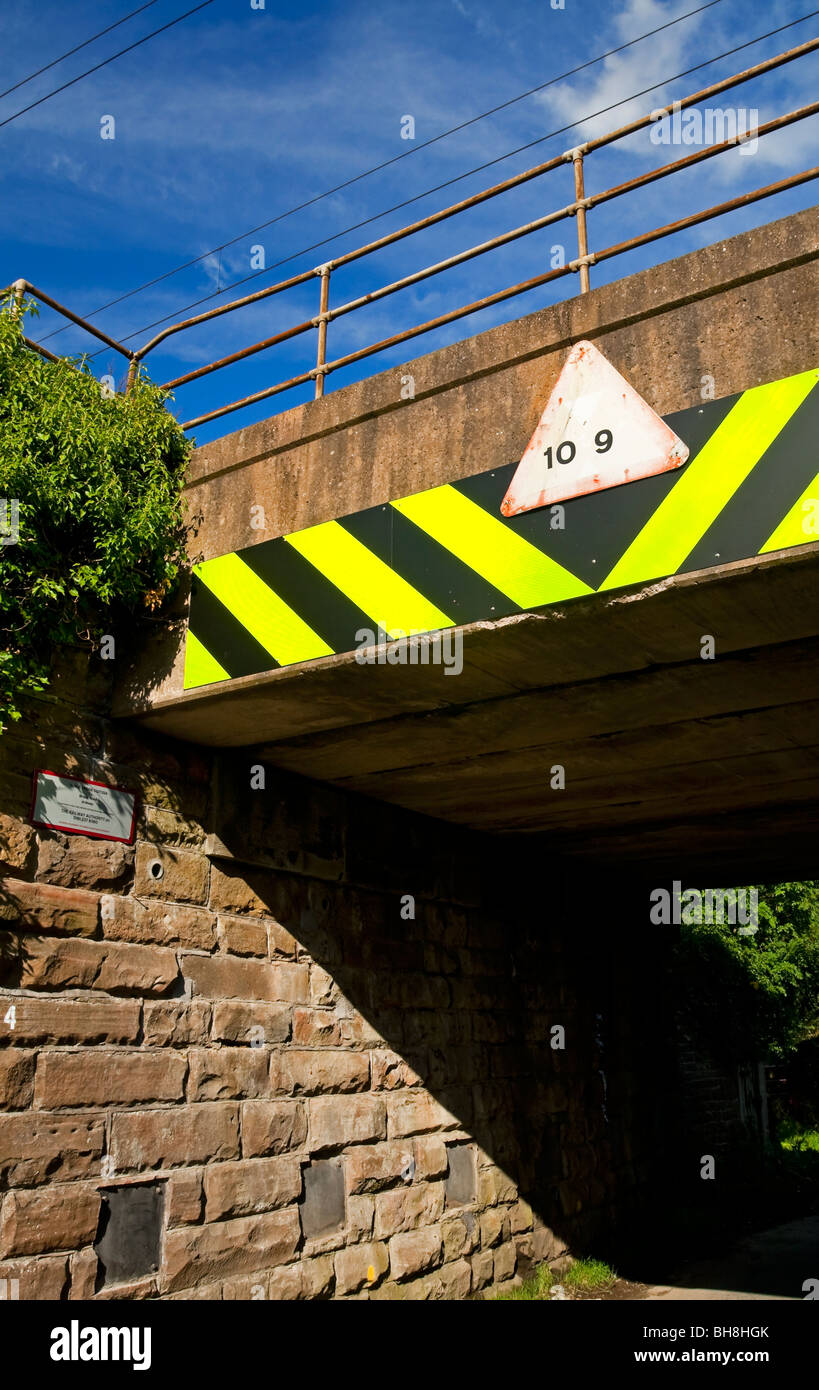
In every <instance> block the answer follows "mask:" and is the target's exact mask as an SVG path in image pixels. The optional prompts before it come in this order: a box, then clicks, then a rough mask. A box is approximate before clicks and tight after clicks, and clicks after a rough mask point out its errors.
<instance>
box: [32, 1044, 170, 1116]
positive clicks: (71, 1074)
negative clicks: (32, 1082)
mask: <svg viewBox="0 0 819 1390" xmlns="http://www.w3.org/2000/svg"><path fill="white" fill-rule="evenodd" d="M187 1070H188V1068H187V1064H186V1062H185V1060H184V1058H183V1057H177V1056H175V1055H174V1054H173V1053H168V1054H162V1053H150V1052H139V1051H138V1050H136V1049H132V1050H131V1051H129V1052H106V1053H99V1052H43V1053H42V1054H41V1055H40V1060H39V1062H38V1065H37V1085H36V1091H35V1096H36V1102H37V1104H38V1105H39V1106H40V1107H41V1108H42V1109H44V1110H58V1109H60V1108H61V1107H62V1106H80V1105H135V1104H137V1103H140V1102H143V1101H148V1100H182V1099H183V1097H184V1094H185V1076H186V1074H187Z"/></svg>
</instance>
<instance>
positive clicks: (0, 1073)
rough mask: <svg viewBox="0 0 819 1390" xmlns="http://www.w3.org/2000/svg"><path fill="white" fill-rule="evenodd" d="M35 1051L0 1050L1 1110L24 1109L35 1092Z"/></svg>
mask: <svg viewBox="0 0 819 1390" xmlns="http://www.w3.org/2000/svg"><path fill="white" fill-rule="evenodd" d="M34 1059H35V1053H33V1052H21V1051H19V1050H18V1049H17V1048H14V1049H8V1050H6V1049H4V1050H3V1051H2V1052H0V1110H24V1109H25V1108H26V1107H27V1106H29V1105H30V1104H31V1098H32V1095H33V1094H34Z"/></svg>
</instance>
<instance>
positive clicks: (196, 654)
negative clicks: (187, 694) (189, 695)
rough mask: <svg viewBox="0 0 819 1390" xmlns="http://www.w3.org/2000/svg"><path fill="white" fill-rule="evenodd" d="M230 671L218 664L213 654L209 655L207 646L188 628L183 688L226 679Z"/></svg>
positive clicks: (186, 688)
mask: <svg viewBox="0 0 819 1390" xmlns="http://www.w3.org/2000/svg"><path fill="white" fill-rule="evenodd" d="M228 680H230V673H229V672H228V671H226V670H225V668H224V666H220V665H219V662H218V661H217V660H216V657H215V656H211V654H210V652H209V651H208V649H207V647H203V645H202V643H201V642H200V641H199V638H198V637H197V636H196V633H195V632H191V630H190V628H188V640H187V641H186V643H185V677H184V680H183V682H182V688H183V689H184V690H190V689H191V688H192V687H193V686H195V685H210V684H211V682H212V681H228Z"/></svg>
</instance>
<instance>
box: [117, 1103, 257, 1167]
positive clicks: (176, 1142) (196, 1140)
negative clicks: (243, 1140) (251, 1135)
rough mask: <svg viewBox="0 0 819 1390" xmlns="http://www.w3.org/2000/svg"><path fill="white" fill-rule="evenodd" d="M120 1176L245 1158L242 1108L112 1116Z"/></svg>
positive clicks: (224, 1106) (196, 1107)
mask: <svg viewBox="0 0 819 1390" xmlns="http://www.w3.org/2000/svg"><path fill="white" fill-rule="evenodd" d="M111 1155H112V1157H113V1160H114V1164H115V1166H116V1170H117V1172H118V1173H124V1172H129V1171H131V1170H140V1169H143V1168H174V1167H178V1166H181V1165H187V1164H194V1163H207V1162H209V1161H210V1160H212V1159H221V1158H238V1157H239V1117H238V1107H237V1106H236V1105H231V1104H230V1103H229V1102H218V1103H215V1104H206V1105H186V1106H184V1107H180V1108H179V1109H166V1110H145V1111H141V1112H139V1113H137V1114H121V1115H116V1114H115V1115H112V1117H111Z"/></svg>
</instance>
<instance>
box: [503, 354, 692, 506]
mask: <svg viewBox="0 0 819 1390" xmlns="http://www.w3.org/2000/svg"><path fill="white" fill-rule="evenodd" d="M687 458H688V448H687V446H686V445H685V444H684V443H683V441H682V440H681V439H680V438H678V436H677V435H676V434H675V433H674V431H673V430H672V429H670V428H669V426H668V425H667V424H666V423H665V421H664V420H661V419H660V417H659V415H656V414H655V412H654V411H653V410H652V409H651V406H650V405H647V404H646V402H645V401H644V400H643V398H642V396H639V395H638V394H637V392H636V391H635V390H634V387H633V386H629V384H628V382H627V381H626V379H625V377H623V376H621V375H620V373H619V372H618V371H617V368H616V367H613V366H612V365H611V363H610V362H609V361H607V360H606V358H605V357H604V356H603V354H602V353H601V352H598V350H597V348H596V347H594V345H593V344H592V343H587V342H581V343H577V344H576V346H575V347H573V348H572V350H571V352H570V353H569V356H568V357H567V359H566V361H565V363H564V366H563V370H562V372H561V373H560V376H559V377H558V379H557V382H556V384H555V388H554V390H553V391H552V394H551V396H550V397H549V400H548V403H547V405H546V409H545V410H544V412H543V414H542V415H541V417H540V422H539V424H538V426H537V429H536V430H535V432H534V434H533V435H532V438H531V439H530V440H529V444H528V445H527V448H526V451H525V453H524V455H523V458H522V459H521V461H520V463H519V464H518V467H517V471H516V473H515V475H514V477H513V479H512V482H511V483H510V485H509V489H508V491H507V493H506V496H505V497H504V499H503V502H502V503H501V512H502V513H503V515H504V516H519V515H520V514H521V512H531V511H533V510H534V509H535V507H546V506H548V505H549V504H550V503H554V502H565V501H567V499H568V498H570V497H584V496H585V495H586V493H589V492H601V491H602V490H603V489H604V488H609V487H618V486H619V485H620V484H621V483H630V482H634V481H635V480H636V479H637V478H650V477H651V476H652V475H653V474H655V473H665V472H667V471H668V470H669V469H671V468H681V467H682V465H683V464H684V463H685V461H686V459H687Z"/></svg>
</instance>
